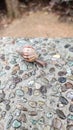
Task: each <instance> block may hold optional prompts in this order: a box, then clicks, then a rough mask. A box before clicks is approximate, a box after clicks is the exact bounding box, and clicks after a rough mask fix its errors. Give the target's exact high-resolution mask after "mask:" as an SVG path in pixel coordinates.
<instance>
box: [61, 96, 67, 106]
mask: <svg viewBox="0 0 73 130" xmlns="http://www.w3.org/2000/svg"><path fill="white" fill-rule="evenodd" d="M59 101H60V102H61V103H62V104H64V105H67V104H68V100H67V99H66V98H65V97H63V96H61V97H60V98H59Z"/></svg>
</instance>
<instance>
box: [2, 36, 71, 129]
mask: <svg viewBox="0 0 73 130" xmlns="http://www.w3.org/2000/svg"><path fill="white" fill-rule="evenodd" d="M24 45H32V46H33V47H34V48H35V50H36V51H37V53H38V54H39V59H40V60H44V61H46V62H47V67H41V66H39V65H38V64H36V63H35V62H34V63H28V62H26V61H25V60H24V59H23V58H22V57H21V56H20V55H19V54H18V53H17V52H16V49H17V48H18V49H22V47H23V46H24ZM72 48H73V39H61V38H60V39H44V38H35V39H24V38H18V39H12V38H5V37H3V38H0V128H1V130H15V129H18V130H50V129H51V130H54V129H57V130H59V129H61V130H70V129H72V128H73V51H72Z"/></svg>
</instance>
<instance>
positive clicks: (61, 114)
mask: <svg viewBox="0 0 73 130" xmlns="http://www.w3.org/2000/svg"><path fill="white" fill-rule="evenodd" d="M56 114H57V115H58V117H59V118H61V119H63V120H64V119H66V116H65V114H64V113H63V111H61V110H59V109H56Z"/></svg>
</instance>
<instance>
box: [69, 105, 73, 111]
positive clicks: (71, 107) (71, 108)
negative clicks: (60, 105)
mask: <svg viewBox="0 0 73 130" xmlns="http://www.w3.org/2000/svg"><path fill="white" fill-rule="evenodd" d="M69 111H70V112H73V104H70V106H69Z"/></svg>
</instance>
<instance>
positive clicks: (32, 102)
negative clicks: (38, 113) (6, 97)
mask: <svg viewBox="0 0 73 130" xmlns="http://www.w3.org/2000/svg"><path fill="white" fill-rule="evenodd" d="M29 106H31V107H32V108H35V107H36V106H37V102H35V101H30V102H29Z"/></svg>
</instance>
